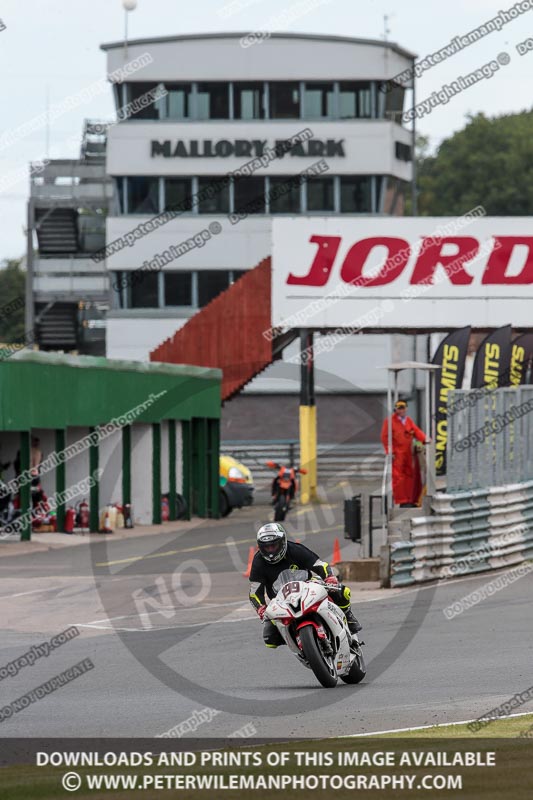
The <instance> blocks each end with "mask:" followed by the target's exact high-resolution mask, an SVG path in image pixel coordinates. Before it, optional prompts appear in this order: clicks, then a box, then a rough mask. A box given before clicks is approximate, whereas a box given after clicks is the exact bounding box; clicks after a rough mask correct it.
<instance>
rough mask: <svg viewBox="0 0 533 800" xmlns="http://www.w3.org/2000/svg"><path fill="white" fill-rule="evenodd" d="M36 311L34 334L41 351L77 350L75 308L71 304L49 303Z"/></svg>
mask: <svg viewBox="0 0 533 800" xmlns="http://www.w3.org/2000/svg"><path fill="white" fill-rule="evenodd" d="M37 311H38V313H37V317H36V319H35V323H36V334H37V340H38V342H39V346H40V348H41V349H42V350H66V351H69V350H75V349H77V346H78V337H77V329H78V322H77V307H76V306H75V305H74V304H73V303H61V302H50V303H47V305H46V306H44V307H42V308H40V309H39V308H37Z"/></svg>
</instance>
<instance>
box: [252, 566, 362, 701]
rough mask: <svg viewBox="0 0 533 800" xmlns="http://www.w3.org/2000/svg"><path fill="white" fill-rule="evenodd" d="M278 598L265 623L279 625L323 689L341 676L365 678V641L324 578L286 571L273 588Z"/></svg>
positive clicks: (355, 680)
mask: <svg viewBox="0 0 533 800" xmlns="http://www.w3.org/2000/svg"><path fill="white" fill-rule="evenodd" d="M273 589H274V591H275V592H276V596H275V597H274V599H273V600H271V601H270V603H269V604H268V606H267V609H266V611H265V619H269V620H271V621H272V622H273V623H274V624H275V625H276V628H277V629H278V631H279V632H280V634H281V636H282V637H283V639H284V640H285V643H286V644H287V646H288V647H289V650H290V651H291V652H292V653H293V654H294V655H295V656H296V657H297V658H298V660H299V661H300V663H302V664H303V665H304V666H305V667H307V668H308V669H311V670H312V671H313V672H314V674H315V677H316V678H317V679H318V680H319V681H320V683H321V684H322V686H325V687H326V688H333V687H334V686H336V685H337V681H338V679H339V678H340V679H341V680H343V681H344V682H345V683H359V682H360V681H362V680H363V678H364V677H365V675H366V666H365V660H364V658H363V653H362V651H361V644H362V643H361V642H360V641H359V638H358V637H357V635H354V634H352V633H351V632H350V629H349V628H348V623H347V621H346V617H345V616H344V614H343V613H342V610H341V609H340V608H339V607H338V606H337V605H335V603H333V602H332V601H331V600H330V598H329V594H328V590H329V591H332V590H331V587H328V586H327V584H325V583H324V581H322V580H320V578H318V577H317V578H314V577H313V578H309V575H308V572H307V571H306V570H295V571H292V570H290V569H287V570H284V571H283V572H282V573H281V574H280V575H279V577H278V578H277V580H276V581H275V583H274V585H273Z"/></svg>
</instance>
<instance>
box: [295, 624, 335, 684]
mask: <svg viewBox="0 0 533 800" xmlns="http://www.w3.org/2000/svg"><path fill="white" fill-rule="evenodd" d="M300 641H301V643H302V648H303V651H304V656H305V657H306V659H307V660H308V662H309V666H310V667H311V669H312V670H313V672H314V675H315V678H316V679H317V680H318V681H319V682H320V683H321V684H322V686H324V687H325V688H326V689H333V687H334V686H336V685H337V672H336V670H335V668H334V666H329V665H328V663H327V662H326V660H325V657H324V654H323V653H322V650H321V648H320V645H319V644H318V642H317V639H316V632H315V629H314V627H313V626H312V625H306V626H305V627H304V628H301V629H300Z"/></svg>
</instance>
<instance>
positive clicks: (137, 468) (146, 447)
mask: <svg viewBox="0 0 533 800" xmlns="http://www.w3.org/2000/svg"><path fill="white" fill-rule="evenodd" d="M152 450H153V446H152V426H151V425H150V424H146V423H141V422H137V423H135V424H134V425H132V426H131V504H132V507H133V521H134V523H135V524H137V525H151V524H152V518H153V517H152Z"/></svg>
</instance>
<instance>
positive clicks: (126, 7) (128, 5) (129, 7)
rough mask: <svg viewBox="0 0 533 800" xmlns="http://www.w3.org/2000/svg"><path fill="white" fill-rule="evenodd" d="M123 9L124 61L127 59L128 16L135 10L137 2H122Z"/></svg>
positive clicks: (133, 0) (130, 0) (135, 0)
mask: <svg viewBox="0 0 533 800" xmlns="http://www.w3.org/2000/svg"><path fill="white" fill-rule="evenodd" d="M122 5H123V7H124V60H126V59H127V58H128V14H129V12H130V11H135V9H136V8H137V0H122Z"/></svg>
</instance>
